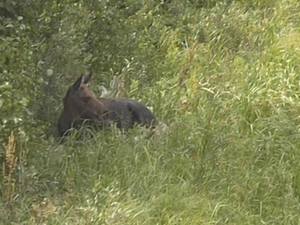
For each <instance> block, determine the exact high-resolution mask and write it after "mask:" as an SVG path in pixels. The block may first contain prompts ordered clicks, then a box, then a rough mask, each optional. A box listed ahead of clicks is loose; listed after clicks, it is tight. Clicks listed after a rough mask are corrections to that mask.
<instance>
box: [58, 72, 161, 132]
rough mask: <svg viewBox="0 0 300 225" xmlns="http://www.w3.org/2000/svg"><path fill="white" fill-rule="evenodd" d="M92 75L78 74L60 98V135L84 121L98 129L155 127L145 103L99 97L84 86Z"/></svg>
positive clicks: (154, 120) (154, 119)
mask: <svg viewBox="0 0 300 225" xmlns="http://www.w3.org/2000/svg"><path fill="white" fill-rule="evenodd" d="M91 77H92V72H90V73H89V74H87V75H81V76H80V77H79V78H78V79H77V80H76V81H75V83H74V84H73V85H71V86H70V87H69V88H68V91H67V93H66V94H65V96H64V97H63V111H62V113H61V115H60V117H59V120H58V133H59V136H60V137H65V136H67V135H68V134H69V130H70V128H75V129H78V128H80V127H81V126H82V125H83V123H85V121H89V122H90V123H91V124H92V125H93V126H94V127H96V128H100V129H103V128H106V127H109V126H111V125H116V127H117V128H119V129H121V130H125V131H126V130H128V129H130V128H132V127H133V125H134V124H138V125H141V126H143V127H147V128H154V127H155V125H156V124H157V120H156V118H155V116H154V115H153V113H152V112H151V111H150V110H149V109H148V108H147V107H146V106H145V105H144V104H142V103H140V102H138V101H135V100H132V99H127V98H117V99H111V98H104V97H100V98H98V97H97V96H96V95H95V94H94V92H93V91H91V90H90V89H89V88H88V87H87V84H88V82H89V81H90V80H91Z"/></svg>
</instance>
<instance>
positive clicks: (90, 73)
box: [83, 71, 93, 84]
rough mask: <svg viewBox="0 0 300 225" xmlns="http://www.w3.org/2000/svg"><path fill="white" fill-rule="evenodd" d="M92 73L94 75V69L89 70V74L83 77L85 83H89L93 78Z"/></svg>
mask: <svg viewBox="0 0 300 225" xmlns="http://www.w3.org/2000/svg"><path fill="white" fill-rule="evenodd" d="M92 75H93V73H92V71H91V72H89V73H88V74H87V75H85V76H84V79H83V83H85V84H87V83H88V82H89V81H90V80H91V78H92Z"/></svg>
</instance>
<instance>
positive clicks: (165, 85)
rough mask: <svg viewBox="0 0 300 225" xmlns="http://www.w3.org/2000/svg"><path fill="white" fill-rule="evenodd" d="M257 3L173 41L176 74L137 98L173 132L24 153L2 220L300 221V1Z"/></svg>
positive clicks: (214, 15)
mask: <svg viewBox="0 0 300 225" xmlns="http://www.w3.org/2000/svg"><path fill="white" fill-rule="evenodd" d="M269 4H271V3H269ZM258 5H259V7H258V9H249V8H248V9H247V10H246V8H244V6H242V5H241V3H240V4H239V3H234V4H232V5H231V6H230V8H229V9H226V10H225V9H224V8H223V7H222V5H217V6H216V7H214V8H212V9H210V10H207V11H205V10H203V11H202V14H200V15H199V14H197V15H196V14H195V15H194V14H190V15H189V17H188V18H187V20H188V26H190V29H189V32H190V33H191V34H192V35H194V36H189V37H188V38H187V40H186V41H187V42H188V45H187V46H185V47H178V40H179V39H180V40H181V35H182V32H183V31H181V30H175V31H172V30H168V31H166V32H165V33H164V34H163V35H164V36H163V40H162V41H161V43H160V48H161V52H164V53H166V56H165V61H164V62H159V63H161V64H163V65H160V66H161V67H162V68H163V67H165V68H166V70H165V71H162V73H165V74H172V76H169V77H163V76H162V77H161V79H159V80H158V81H156V83H153V84H151V85H149V87H148V88H147V89H146V90H145V92H143V93H136V92H135V91H136V90H135V91H132V92H130V91H129V94H131V95H132V96H133V97H134V96H138V97H139V98H141V99H143V101H144V102H146V103H151V105H152V107H153V109H154V112H155V114H156V115H157V116H158V117H159V118H160V120H162V121H163V122H165V123H166V124H168V129H167V131H165V132H160V134H159V135H153V136H151V137H146V138H140V139H139V140H138V141H136V140H135V139H134V137H135V136H136V135H138V134H139V130H138V128H136V129H134V130H133V131H131V132H130V133H129V134H126V135H125V134H121V133H120V132H119V131H117V130H113V131H112V132H109V133H107V134H103V133H101V132H100V133H95V137H94V138H93V139H92V140H85V141H83V142H76V141H75V139H74V138H73V139H72V138H70V139H69V140H68V141H67V142H66V143H64V144H63V145H57V144H53V143H52V142H51V141H48V142H47V143H45V142H43V143H28V144H27V145H26V146H22V147H20V148H21V154H20V159H19V160H20V162H21V163H25V162H26V165H22V164H21V165H22V166H21V167H20V168H21V170H20V171H18V176H16V177H15V179H16V180H17V181H18V182H16V189H15V193H16V197H15V199H14V201H13V202H12V204H11V205H7V204H6V203H5V196H1V198H2V203H1V205H0V218H1V219H0V220H2V223H1V224H13V223H12V221H14V224H128V225H129V224H130V225H132V224H145V225H146V224H149V225H150V224H151V225H152V224H186V225H190V224H251V225H252V224H280V225H282V224H299V223H300V217H299V210H300V207H299V206H300V204H299V197H300V172H299V171H300V170H299V169H300V166H299V161H300V154H299V149H300V142H299V140H300V132H299V122H300V120H299V112H300V103H299V94H300V88H299V80H300V77H299V76H300V71H299V70H300V69H299V65H298V64H299V62H298V61H299V60H298V59H299V51H298V50H299V47H298V45H299V43H300V36H299V33H300V32H299V21H298V20H299V19H297V17H298V16H299V13H298V12H299V10H300V4H299V3H298V2H297V1H287V2H286V3H283V1H277V3H274V5H273V7H272V8H270V9H260V7H261V5H260V4H258ZM296 9H297V10H296ZM192 15H194V16H192ZM207 15H210V16H207ZM220 15H222V16H221V17H220ZM262 15H263V16H262ZM200 18H202V19H203V20H201V21H200ZM200 28H202V29H204V28H205V29H204V31H203V32H204V33H205V34H203V35H206V37H207V38H209V40H210V41H208V42H205V43H204V42H199V40H197V38H198V36H197V35H199V33H197V32H199V29H200ZM177 38H178V39H177ZM3 187H4V186H3Z"/></svg>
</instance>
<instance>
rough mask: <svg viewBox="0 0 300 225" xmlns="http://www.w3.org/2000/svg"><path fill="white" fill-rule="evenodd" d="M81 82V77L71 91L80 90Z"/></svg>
mask: <svg viewBox="0 0 300 225" xmlns="http://www.w3.org/2000/svg"><path fill="white" fill-rule="evenodd" d="M82 82H83V75H81V76H80V77H79V78H78V79H77V80H76V81H75V83H74V84H73V89H75V90H78V89H79V88H80V85H81V83H82Z"/></svg>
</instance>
